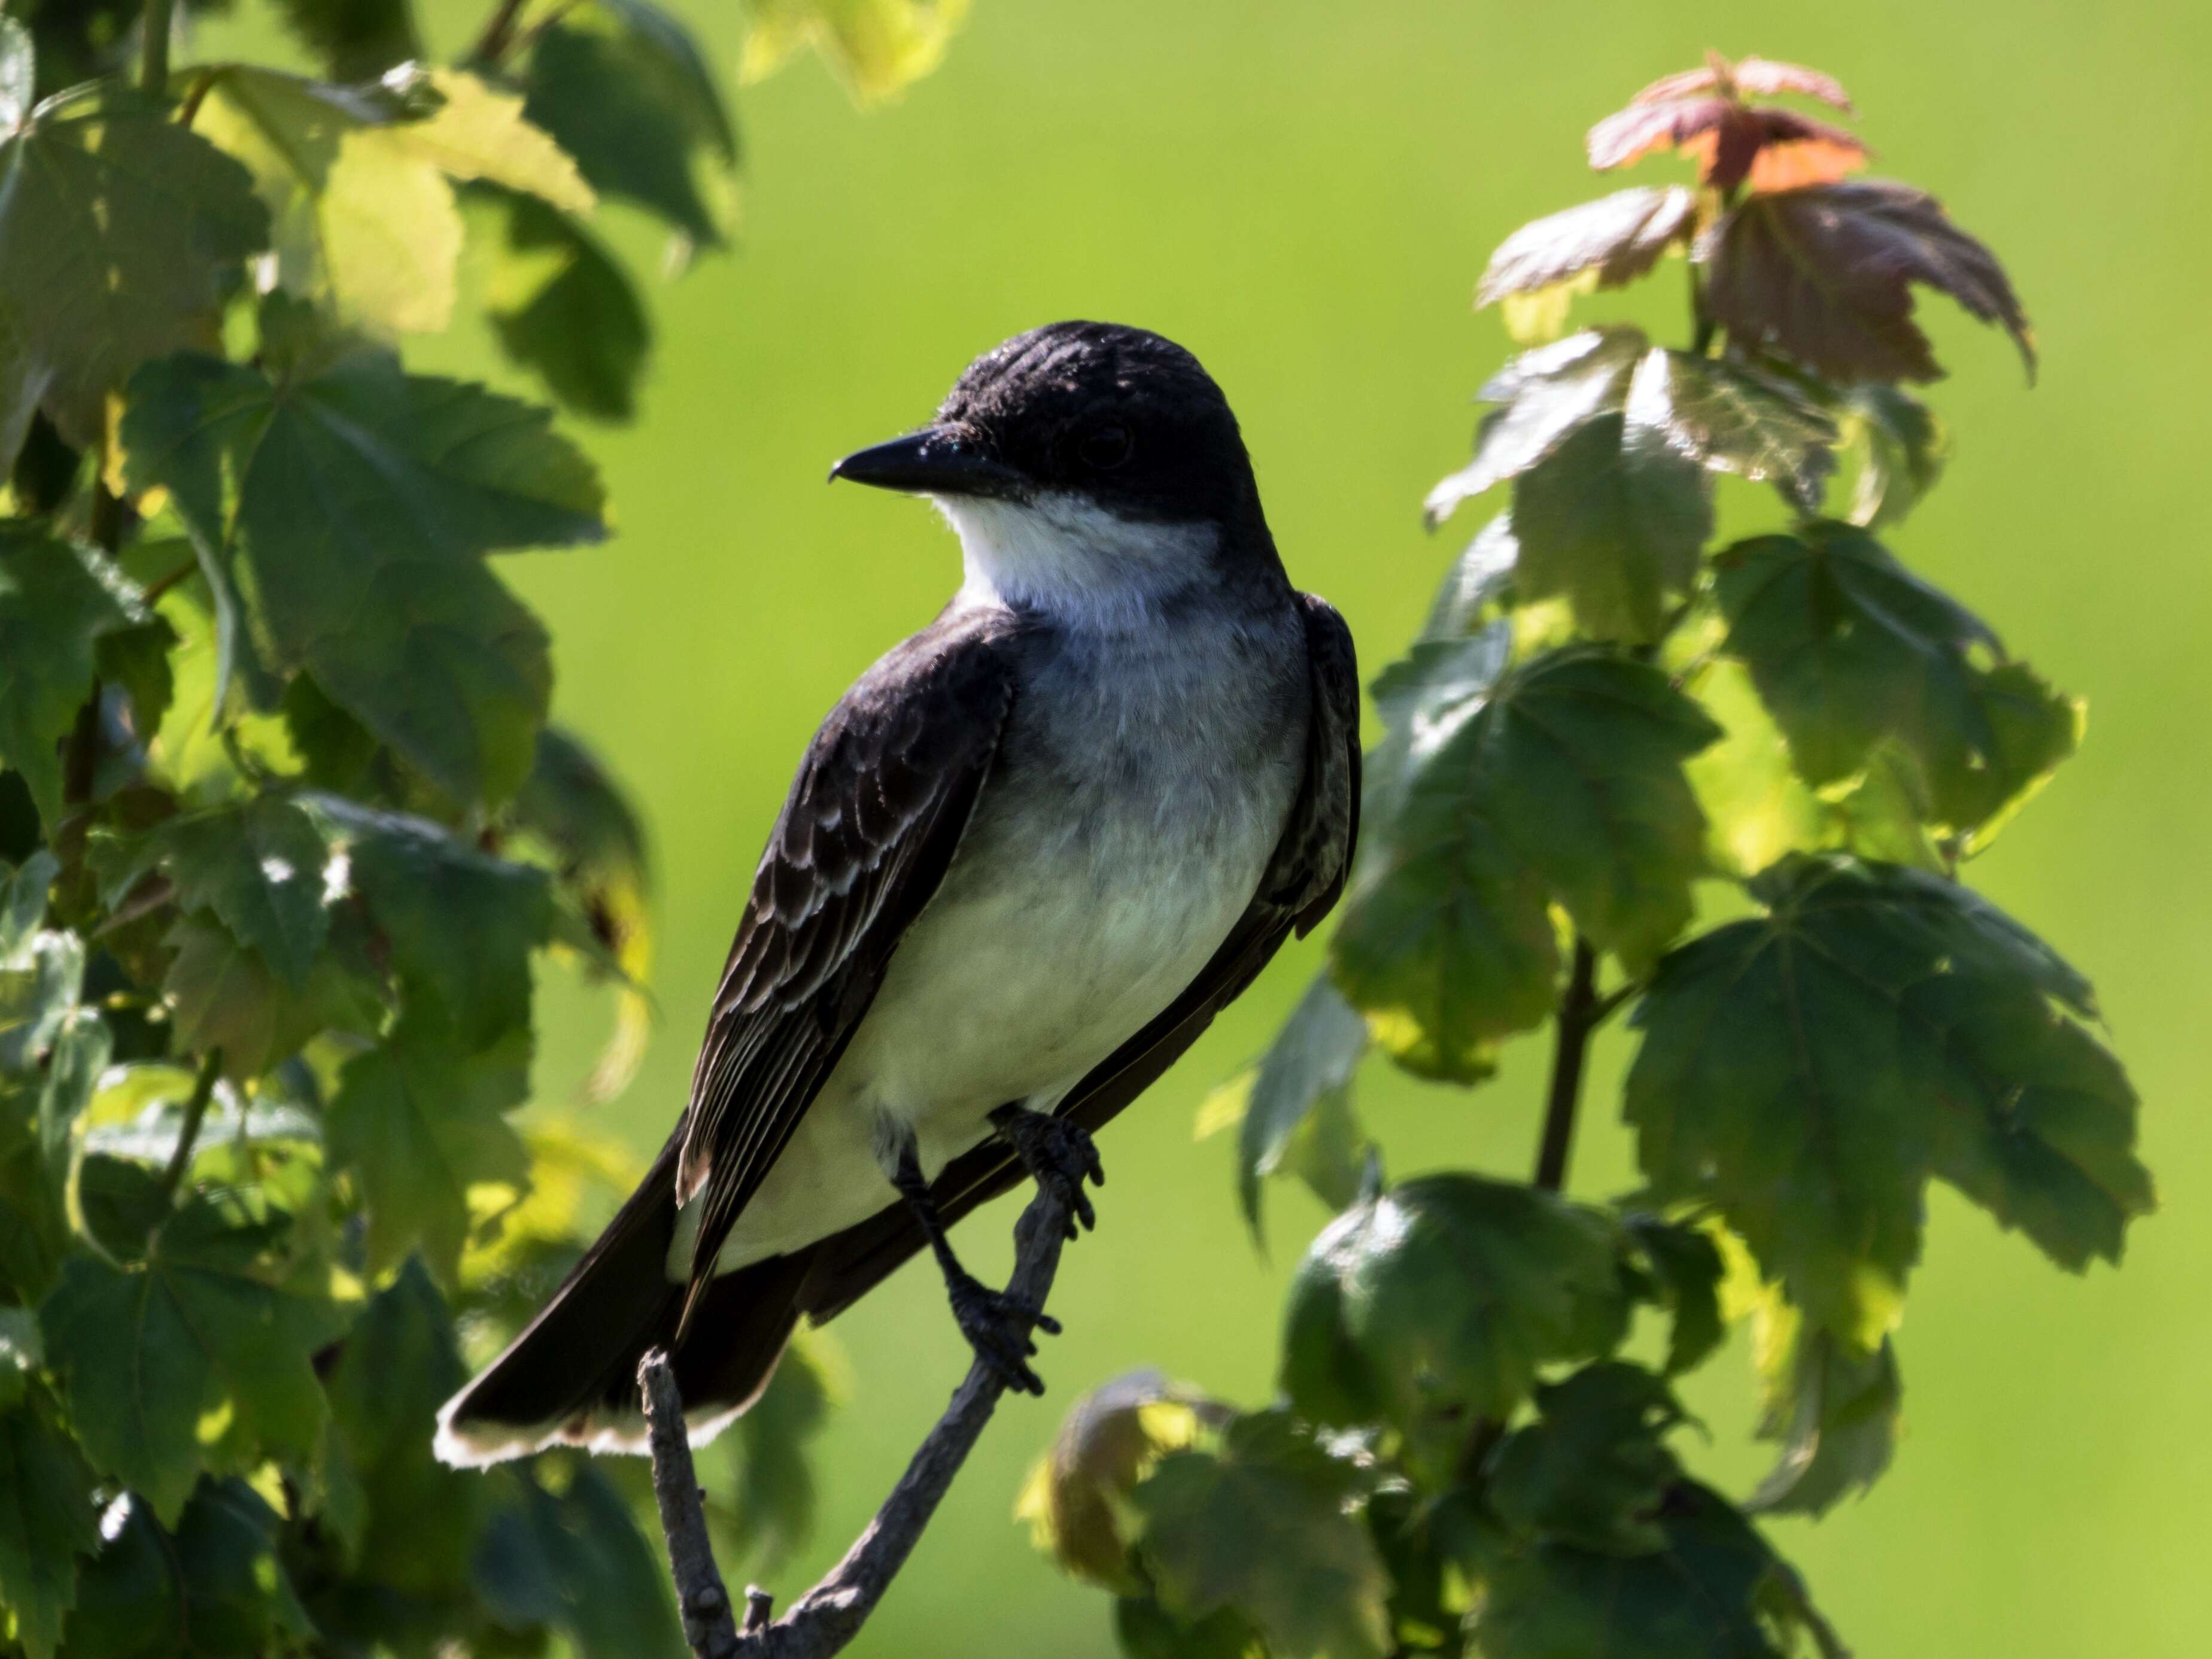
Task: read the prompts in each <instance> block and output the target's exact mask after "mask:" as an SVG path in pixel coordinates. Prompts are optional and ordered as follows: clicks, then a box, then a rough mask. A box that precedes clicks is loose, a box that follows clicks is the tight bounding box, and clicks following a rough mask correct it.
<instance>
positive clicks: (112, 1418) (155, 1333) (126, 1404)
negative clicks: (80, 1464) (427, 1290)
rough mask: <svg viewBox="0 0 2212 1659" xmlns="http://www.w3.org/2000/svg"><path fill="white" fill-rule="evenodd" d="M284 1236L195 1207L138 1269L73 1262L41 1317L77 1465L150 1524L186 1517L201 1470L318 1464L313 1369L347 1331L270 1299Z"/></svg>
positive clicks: (316, 1306) (332, 1320) (264, 1225)
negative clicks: (149, 1515) (117, 1490)
mask: <svg viewBox="0 0 2212 1659" xmlns="http://www.w3.org/2000/svg"><path fill="white" fill-rule="evenodd" d="M286 1225H287V1223H286V1221H285V1220H284V1218H282V1217H279V1218H276V1219H275V1220H272V1221H268V1222H252V1221H246V1220H243V1219H241V1218H240V1217H238V1216H237V1215H236V1214H234V1212H232V1210H231V1209H230V1208H229V1207H228V1206H227V1204H226V1203H225V1202H224V1201H223V1200H217V1199H214V1198H204V1197H203V1198H195V1199H192V1200H190V1201H189V1202H187V1203H186V1204H185V1206H183V1207H182V1208H180V1209H179V1210H178V1212H176V1214H175V1215H174V1216H173V1217H172V1218H170V1219H169V1220H168V1221H167V1222H166V1223H164V1224H163V1225H162V1227H161V1231H159V1232H158V1233H157V1234H156V1235H155V1238H154V1241H153V1244H152V1247H151V1248H150V1249H149V1251H148V1254H147V1258H146V1261H145V1263H144V1265H143V1267H132V1268H127V1269H119V1268H117V1267H111V1266H109V1265H108V1264H107V1263H106V1262H105V1261H100V1259H99V1258H97V1257H95V1256H92V1255H73V1256H71V1257H70V1260H69V1262H68V1264H67V1266H66V1267H64V1270H63V1273H62V1279H61V1283H60V1284H59V1285H58V1286H57V1287H56V1288H55V1290H54V1292H53V1294H52V1296H50V1297H47V1298H46V1305H45V1306H44V1308H42V1309H41V1310H40V1326H41V1328H42V1329H43V1330H44V1332H45V1335H46V1352H47V1355H48V1358H50V1359H51V1361H52V1364H53V1366H54V1368H55V1370H57V1371H58V1372H59V1373H60V1374H61V1375H62V1376H63V1378H64V1386H65V1387H66V1389H67V1391H68V1395H69V1400H70V1411H71V1414H72V1416H73V1418H74V1419H75V1421H76V1428H77V1434H78V1437H79V1438H80V1439H81V1440H82V1442H83V1444H84V1449H85V1452H86V1454H87V1455H88V1456H89V1457H90V1458H91V1460H92V1462H94V1465H95V1466H96V1467H97V1468H100V1470H101V1471H102V1472H103V1473H105V1474H112V1475H113V1476H115V1477H116V1478H117V1479H118V1480H122V1481H124V1482H125V1484H127V1485H128V1486H130V1487H131V1490H132V1491H133V1492H138V1493H140V1494H142V1495H143V1497H144V1498H146V1500H147V1501H148V1502H149V1504H152V1506H153V1508H154V1510H155V1514H156V1515H158V1516H167V1517H172V1518H173V1517H174V1516H177V1515H178V1514H179V1512H180V1511H181V1510H183V1508H184V1505H185V1499H186V1498H189V1497H190V1496H191V1491H192V1487H193V1485H194V1483H195V1482H196V1481H197V1479H198V1476H199V1472H200V1470H201V1469H202V1468H206V1467H213V1468H218V1469H220V1468H226V1467H244V1466H246V1465H249V1464H250V1463H252V1462H255V1461H258V1458H259V1457H260V1456H261V1455H266V1454H271V1453H273V1454H278V1455H292V1456H295V1457H299V1458H301V1459H305V1458H307V1457H308V1456H310V1455H312V1454H313V1451H314V1449H315V1443H316V1440H317V1437H319V1435H320V1433H321V1431H322V1426H323V1421H324V1418H325V1407H324V1404H323V1392H322V1388H321V1386H320V1385H319V1383H317V1382H316V1380H315V1373H314V1369H313V1366H312V1365H311V1364H309V1358H310V1356H311V1355H313V1352H314V1351H315V1350H316V1349H317V1348H319V1347H320V1346H322V1345H323V1344H324V1343H325V1342H328V1341H329V1340H331V1338H332V1337H334V1336H336V1335H337V1334H338V1332H339V1331H340V1330H342V1329H343V1328H344V1319H343V1316H342V1315H341V1314H340V1312H339V1310H337V1307H336V1306H335V1305H334V1304H331V1303H330V1302H327V1301H325V1300H322V1299H321V1298H319V1297H310V1296H305V1295H301V1294H299V1293H297V1292H295V1291H288V1290H283V1289H279V1288H278V1287H277V1284H276V1273H275V1271H274V1269H273V1267H272V1266H271V1264H270V1262H269V1261H268V1259H267V1258H268V1253H269V1251H270V1249H271V1247H272V1246H273V1245H274V1244H276V1243H277V1242H278V1241H279V1240H280V1239H281V1238H282V1237H283V1233H284V1231H285V1228H286Z"/></svg>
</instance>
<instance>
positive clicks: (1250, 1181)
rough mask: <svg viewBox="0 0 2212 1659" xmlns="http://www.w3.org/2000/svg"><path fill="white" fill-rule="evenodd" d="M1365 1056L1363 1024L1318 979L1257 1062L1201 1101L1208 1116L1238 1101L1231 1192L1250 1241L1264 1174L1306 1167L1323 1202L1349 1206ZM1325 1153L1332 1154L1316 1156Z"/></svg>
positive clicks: (1358, 1160) (1360, 1160) (1357, 1160)
mask: <svg viewBox="0 0 2212 1659" xmlns="http://www.w3.org/2000/svg"><path fill="white" fill-rule="evenodd" d="M1366 1052H1367V1022H1366V1021H1365V1020H1364V1018H1361V1017H1360V1014H1359V1011H1358V1009H1356V1008H1354V1007H1353V1006H1352V1005H1351V1004H1350V1003H1348V1002H1346V1000H1344V996H1343V994H1342V993H1341V992H1340V991H1339V990H1338V989H1337V988H1336V987H1335V986H1334V985H1333V984H1332V983H1330V981H1329V980H1328V976H1327V975H1322V976H1321V977H1320V978H1317V979H1316V980H1315V981H1314V982H1313V983H1312V984H1311V985H1310V986H1309V987H1307V989H1306V994H1305V995H1304V996H1303V997H1301V998H1300V999H1299V1000H1298V1006H1297V1007H1296V1008H1294V1009H1292V1010H1291V1017H1290V1018H1288V1019H1287V1020H1285V1021H1284V1022H1283V1029H1282V1030H1279V1031H1278V1032H1276V1033H1275V1040H1274V1042H1272V1043H1271V1044H1269V1045H1268V1048H1267V1053H1266V1054H1263V1055H1262V1056H1261V1059H1260V1063H1259V1064H1258V1065H1257V1066H1255V1067H1253V1068H1252V1069H1250V1070H1249V1071H1248V1072H1246V1073H1243V1075H1242V1076H1241V1077H1238V1078H1235V1079H1231V1081H1230V1082H1229V1083H1227V1084H1225V1085H1223V1088H1222V1089H1221V1090H1220V1091H1217V1092H1216V1096H1215V1097H1214V1098H1210V1099H1209V1100H1208V1101H1207V1103H1206V1110H1208V1111H1209V1112H1210V1111H1212V1110H1213V1109H1214V1099H1215V1098H1226V1097H1228V1095H1229V1094H1231V1092H1232V1091H1233V1092H1234V1093H1235V1094H1237V1096H1239V1097H1241V1106H1242V1116H1241V1118H1240V1121H1239V1124H1238V1128H1237V1198H1238V1200H1239V1201H1240V1202H1241V1203H1242V1204H1243V1209H1244V1220H1245V1222H1246V1225H1249V1226H1250V1228H1251V1229H1252V1231H1253V1234H1254V1236H1255V1237H1257V1236H1258V1235H1259V1232H1260V1182H1261V1178H1262V1177H1264V1176H1271V1175H1276V1174H1279V1173H1289V1172H1297V1173H1305V1172H1306V1170H1307V1169H1310V1171H1311V1174H1312V1176H1314V1177H1315V1182H1316V1191H1317V1192H1320V1193H1321V1194H1322V1201H1323V1202H1324V1203H1329V1204H1332V1205H1334V1206H1335V1207H1337V1208H1342V1207H1343V1206H1344V1205H1345V1204H1346V1203H1348V1202H1350V1201H1351V1197H1352V1192H1353V1191H1354V1190H1355V1189H1356V1188H1357V1186H1358V1179H1359V1170H1360V1166H1361V1165H1362V1164H1364V1161H1365V1160H1364V1157H1363V1156H1362V1155H1361V1151H1360V1147H1361V1142H1362V1139H1363V1138H1362V1137H1361V1136H1360V1135H1359V1133H1358V1126H1357V1124H1356V1123H1355V1122H1354V1121H1353V1120H1352V1115H1351V1111H1352V1100H1351V1095H1352V1073H1354V1072H1356V1071H1358V1068H1359V1061H1360V1060H1361V1058H1362V1056H1364V1054H1366ZM1332 1150H1333V1151H1334V1154H1336V1155H1335V1156H1322V1155H1321V1154H1324V1153H1328V1152H1331V1151H1332ZM1301 1165H1304V1166H1306V1169H1301V1168H1300V1167H1299V1166H1301ZM1324 1188H1325V1189H1327V1190H1325V1191H1324V1190H1323V1189H1324Z"/></svg>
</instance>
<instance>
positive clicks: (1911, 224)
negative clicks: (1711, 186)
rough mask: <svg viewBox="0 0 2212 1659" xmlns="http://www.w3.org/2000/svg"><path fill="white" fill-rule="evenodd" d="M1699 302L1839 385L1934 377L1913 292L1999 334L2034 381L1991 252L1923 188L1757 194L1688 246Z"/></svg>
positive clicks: (1937, 374) (2025, 332)
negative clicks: (1922, 289) (1930, 294)
mask: <svg viewBox="0 0 2212 1659" xmlns="http://www.w3.org/2000/svg"><path fill="white" fill-rule="evenodd" d="M1691 257H1692V258H1693V259H1695V260H1696V261H1698V262H1699V264H1703V265H1705V267H1706V276H1705V302H1706V304H1707V305H1708V306H1709V307H1711V313H1712V315H1713V317H1714V319H1716V320H1717V321H1718V322H1720V323H1721V324H1722V325H1724V326H1725V327H1726V328H1727V329H1728V331H1729V334H1730V335H1731V336H1732V337H1734V338H1735V339H1736V340H1738V341H1739V342H1741V343H1743V344H1745V345H1747V346H1749V345H1754V344H1760V345H1769V346H1772V347H1775V348H1777V349H1779V350H1781V351H1783V352H1784V353H1786V354H1787V355H1788V356H1791V357H1794V358H1796V360H1797V361H1798V362H1801V363H1803V364H1805V365H1806V366H1807V367H1808V368H1814V369H1816V370H1818V371H1819V372H1820V373H1821V374H1826V375H1828V376H1829V377H1831V378H1832V379H1834V380H1892V381H1893V380H1940V379H1942V374H1943V371H1942V368H1939V367H1938V366H1937V365H1936V357H1935V354H1934V352H1933V350H1932V349H1930V347H1929V343H1928V337H1927V336H1926V335H1925V334H1923V333H1922V332H1921V331H1920V329H1919V327H1918V325H1917V324H1915V323H1914V322H1913V320H1912V284H1913V283H1925V284H1926V285H1927V286H1929V288H1933V289H1941V290H1942V292H1943V293H1945V294H1948V295H1950V296H1951V297H1952V298H1953V299H1954V300H1956V301H1958V302H1959V303H1960V305H1962V306H1964V307H1966V310H1967V311H1968V312H1969V313H1972V315H1973V316H1974V317H1976V318H1978V319H1980V320H1981V321H1983V322H1985V323H1996V324H1999V325H2002V327H2003V328H2004V330H2005V331H2006V332H2008V334H2010V335H2011V336H2012V337H2013V342H2014V343H2015V344H2016V345H2017V346H2019V348H2020V353H2021V357H2022V358H2023V359H2025V360H2026V362H2027V368H2028V373H2029V374H2030V375H2031V376H2032V375H2033V374H2034V372H2035V336H2034V333H2033V331H2032V330H2031V329H2030V328H2029V326H2028V321H2027V313H2026V312H2025V311H2023V310H2022V309H2021V303H2020V296H2019V295H2016V294H2015V293H2014V291H2013V286H2012V282H2011V279H2010V278H2009V277H2008V276H2006V275H2005V271H2004V267H2003V266H2002V265H2001V264H1998V263H1997V258H1996V255H1995V254H1994V253H1992V252H1990V250H1989V249H1988V248H1987V247H1985V246H1983V245H1982V244H1981V243H1980V242H1978V241H1977V240H1975V239H1974V238H1973V237H1972V236H1969V235H1968V234H1966V232H1965V231H1963V230H1961V229H1960V228H1958V226H1956V225H1955V224H1954V223H1952V222H1951V221H1950V219H1949V218H1948V216H1946V215H1945V214H1944V211H1943V207H1942V204H1941V203H1940V202H1938V201H1937V200H1936V198H1935V197H1933V196H1930V195H1929V194H1928V193H1927V192H1926V191H1922V190H1916V189H1914V188H1913V187H1912V186H1911V185H1901V184H1898V183H1896V182H1894V181H1893V180H1890V179H1862V180H1858V181H1856V182H1853V183H1850V184H1826V185H1808V186H1806V187H1804V188H1802V189H1798V190H1787V191H1775V192H1772V193H1771V194H1759V195H1753V196H1752V197H1748V198H1747V200H1745V201H1743V202H1741V203H1739V204H1736V206H1735V207H1734V208H1732V209H1730V210H1729V211H1728V212H1727V213H1726V214H1724V215H1723V216H1722V217H1721V218H1720V219H1719V220H1718V221H1717V222H1715V223H1714V224H1713V225H1712V227H1711V228H1710V229H1708V230H1707V231H1705V234H1703V235H1702V236H1700V237H1699V240H1698V245H1697V246H1696V248H1695V249H1694V250H1692V254H1691Z"/></svg>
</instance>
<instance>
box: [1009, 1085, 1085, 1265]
mask: <svg viewBox="0 0 2212 1659" xmlns="http://www.w3.org/2000/svg"><path fill="white" fill-rule="evenodd" d="M991 1122H992V1125H993V1127H995V1128H996V1129H997V1130H998V1132H999V1133H1000V1134H1001V1135H1003V1136H1004V1137H1005V1138H1006V1141H1007V1144H1008V1145H1010V1146H1012V1147H1013V1149H1014V1153H1015V1156H1017V1157H1018V1158H1020V1159H1021V1161H1022V1167H1023V1168H1024V1169H1025V1170H1028V1171H1029V1172H1030V1175H1031V1176H1035V1177H1036V1183H1037V1185H1038V1186H1040V1187H1042V1188H1045V1189H1047V1190H1048V1192H1050V1193H1051V1194H1053V1195H1054V1197H1055V1198H1057V1199H1059V1200H1060V1205H1061V1206H1062V1207H1063V1208H1064V1209H1066V1212H1067V1236H1068V1237H1070V1238H1073V1237H1075V1236H1076V1231H1077V1224H1078V1223H1081V1224H1082V1225H1084V1226H1085V1227H1095V1226H1097V1225H1098V1212H1097V1211H1096V1210H1094V1209H1092V1208H1091V1194H1089V1193H1087V1192H1085V1191H1084V1189H1083V1183H1084V1182H1085V1180H1086V1179H1088V1180H1089V1181H1090V1182H1091V1184H1092V1185H1093V1186H1097V1187H1103V1186H1104V1185H1105V1184H1106V1169H1105V1166H1104V1165H1103V1164H1100V1163H1099V1161H1098V1143H1097V1141H1095V1140H1093V1139H1091V1131H1090V1130H1088V1129H1086V1128H1085V1127H1083V1126H1082V1125H1081V1124H1079V1123H1076V1122H1073V1121H1070V1120H1069V1119H1067V1118H1064V1117H1055V1116H1054V1115H1052V1114H1051V1113H1049V1112H1032V1111H1030V1109H1028V1108H1027V1107H1024V1106H1002V1107H1000V1109H998V1110H997V1111H995V1112H994V1113H992V1114H991Z"/></svg>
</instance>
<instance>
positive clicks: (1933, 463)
mask: <svg viewBox="0 0 2212 1659" xmlns="http://www.w3.org/2000/svg"><path fill="white" fill-rule="evenodd" d="M1844 421H1845V422H1846V429H1847V430H1848V431H1849V432H1850V435H1852V436H1853V437H1854V438H1855V439H1856V440H1857V441H1860V442H1862V443H1863V444H1864V445H1865V447H1866V459H1865V462H1864V464H1863V465H1862V466H1861V467H1860V469H1859V476H1858V482H1857V484H1856V485H1855V486H1854V488H1853V489H1852V491H1851V512H1850V520H1851V522H1852V523H1853V524H1858V525H1864V526H1866V527H1867V528H1868V529H1869V530H1877V529H1880V528H1881V526H1883V525H1887V524H1895V523H1896V522H1897V521H1898V520H1900V519H1902V518H1904V517H1905V514H1906V513H1910V512H1911V511H1912V509H1913V508H1914V507H1917V506H1918V505H1919V504H1920V498H1921V497H1922V496H1923V495H1926V494H1927V493H1928V492H1929V490H1931V489H1935V487H1936V483H1937V482H1938V481H1939V480H1940V479H1941V478H1942V476H1943V468H1944V465H1945V464H1946V463H1948V461H1949V460H1950V459H1951V435H1950V432H1949V431H1948V428H1945V426H1944V424H1943V422H1942V420H1940V419H1939V418H1938V417H1937V416H1936V411H1935V410H1932V409H1930V408H1929V407H1928V405H1927V404H1923V403H1922V402H1921V401H1920V400H1919V399H1918V398H1916V397H1914V396H1913V395H1912V394H1911V392H1905V391H1902V390H1900V389H1899V388H1898V387H1896V386H1882V385H1880V384H1878V383H1875V382H1871V381H1869V382H1866V383H1863V384H1862V385H1859V386H1853V387H1851V388H1850V391H1849V392H1847V393H1846V394H1845V395H1844Z"/></svg>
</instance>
